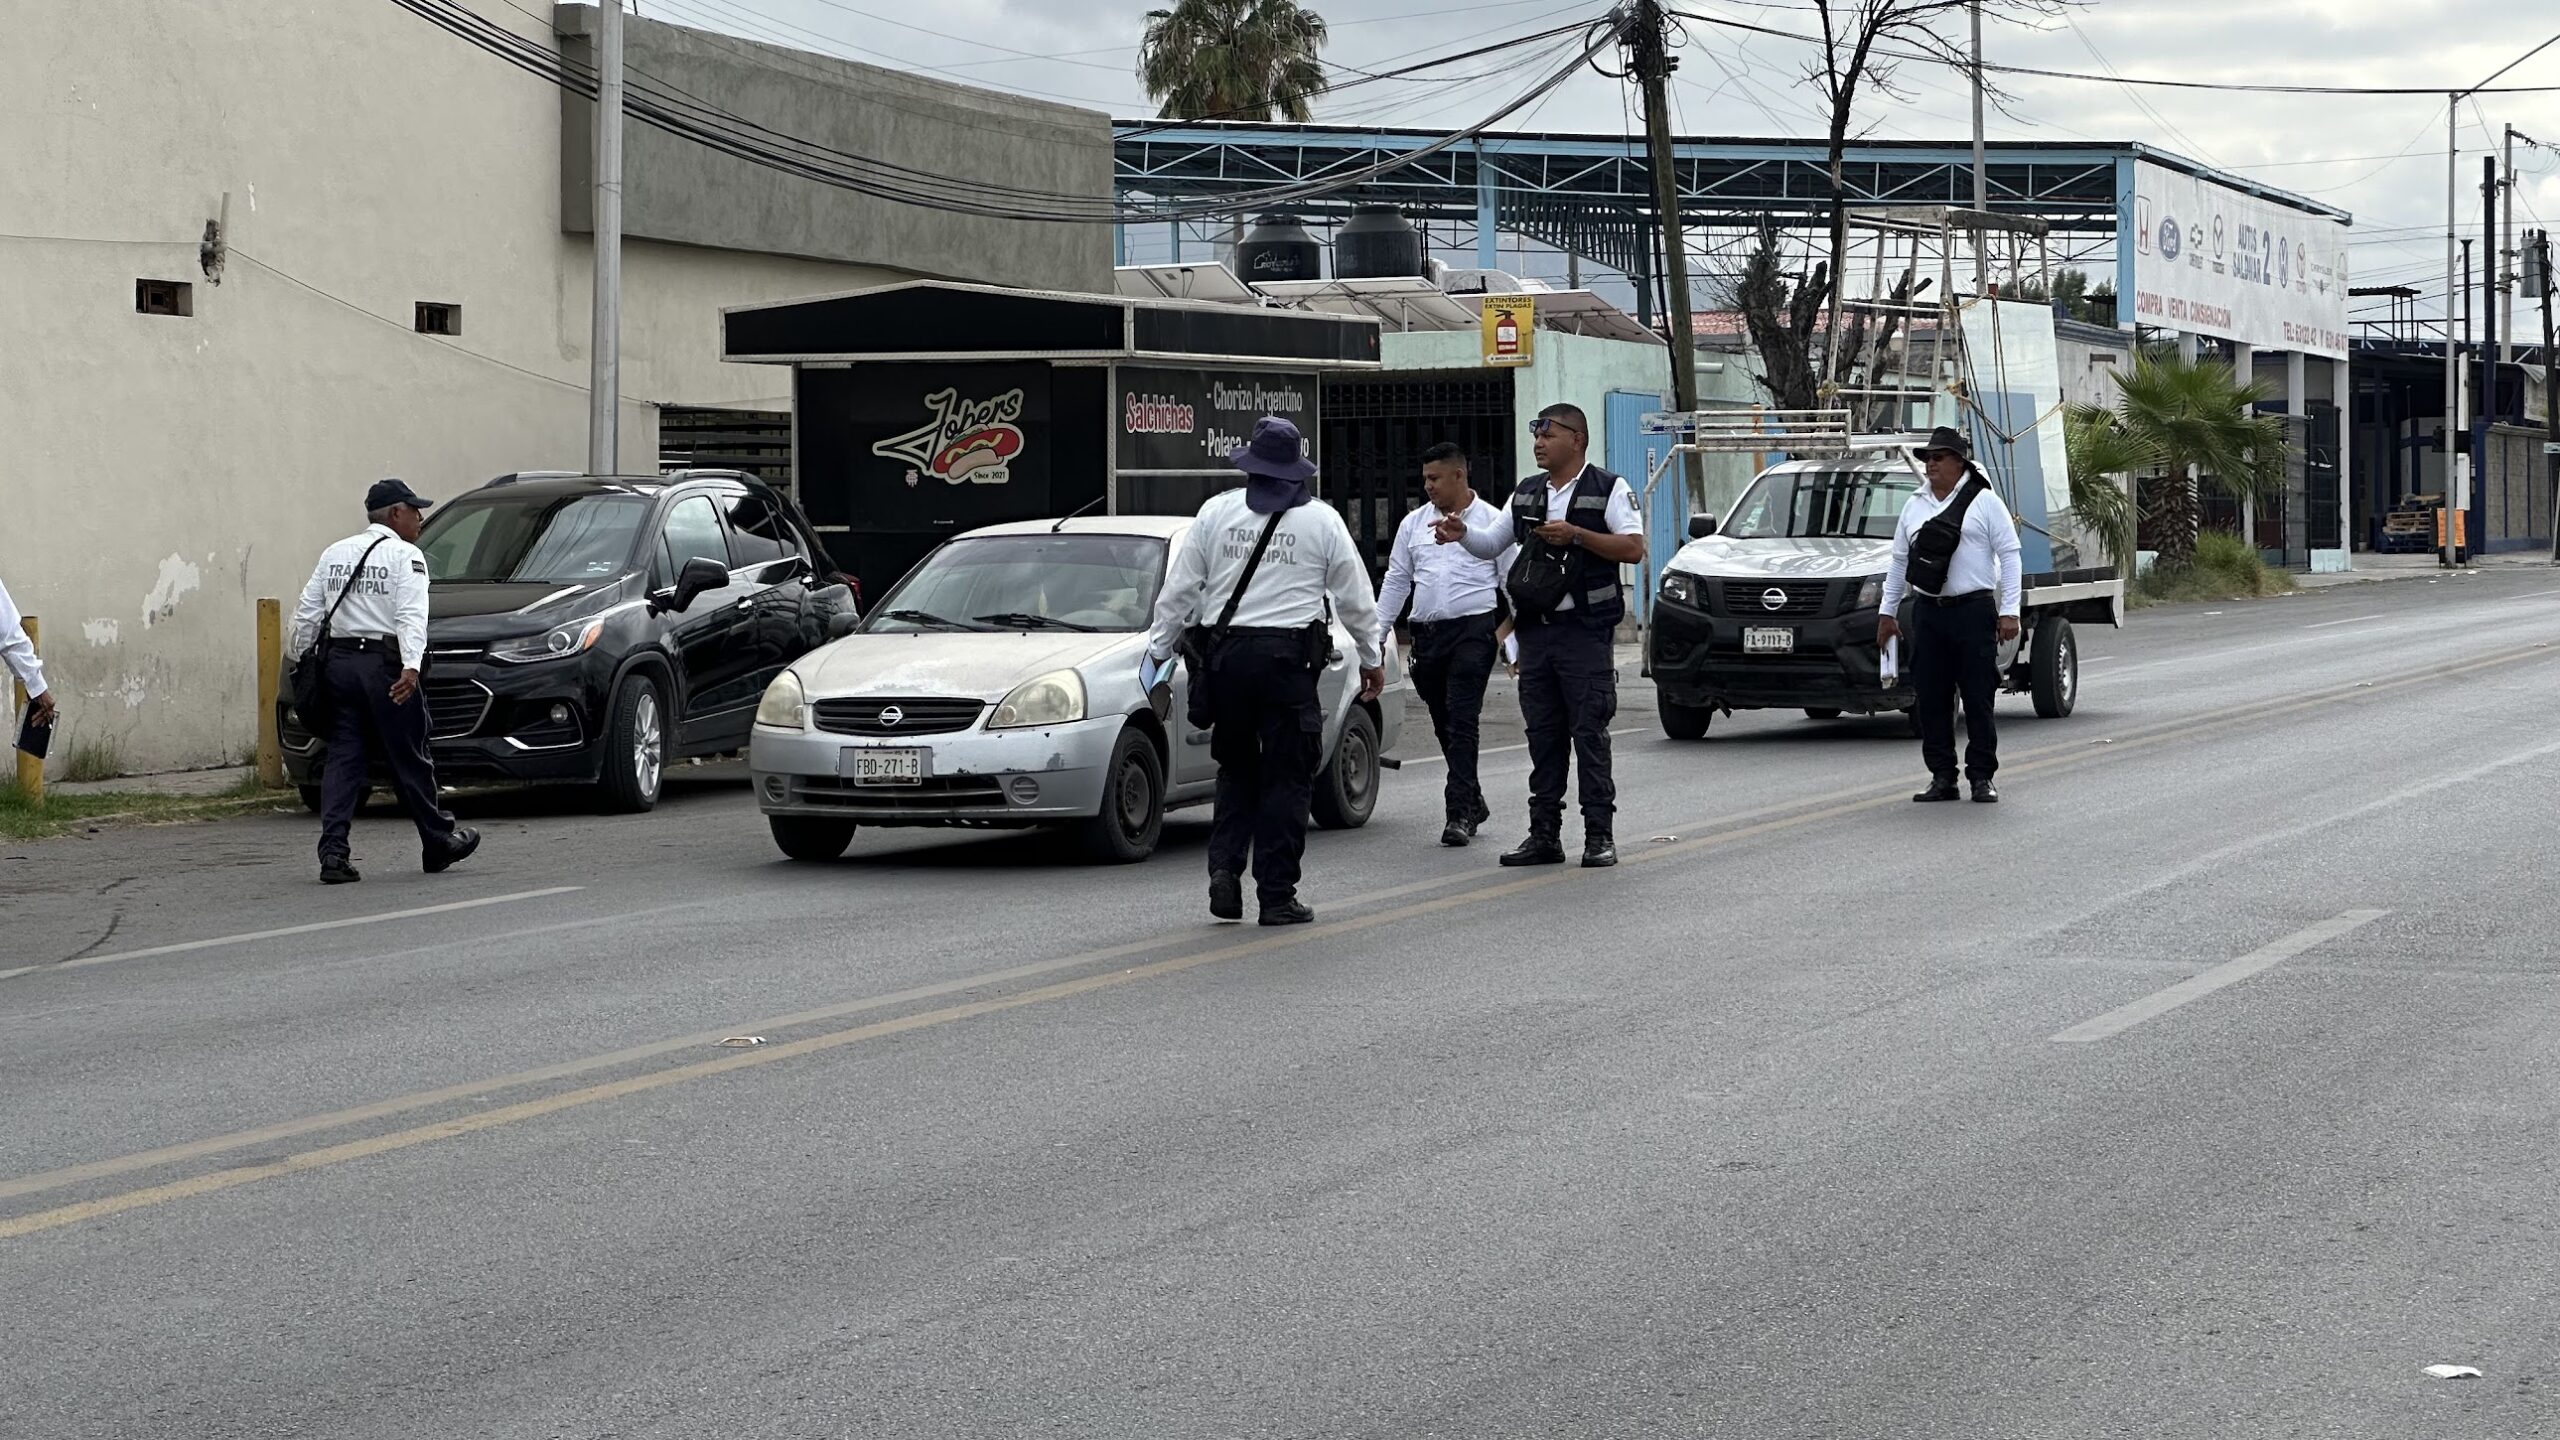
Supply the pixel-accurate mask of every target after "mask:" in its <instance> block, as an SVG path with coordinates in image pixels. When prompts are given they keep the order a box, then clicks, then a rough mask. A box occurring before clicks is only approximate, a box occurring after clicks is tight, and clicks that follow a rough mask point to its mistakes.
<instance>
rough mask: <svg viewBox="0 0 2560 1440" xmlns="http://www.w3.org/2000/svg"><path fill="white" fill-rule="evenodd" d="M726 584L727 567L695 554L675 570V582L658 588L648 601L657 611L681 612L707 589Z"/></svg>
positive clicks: (717, 587) (717, 588)
mask: <svg viewBox="0 0 2560 1440" xmlns="http://www.w3.org/2000/svg"><path fill="white" fill-rule="evenodd" d="M728 584H729V567H728V566H726V565H723V564H721V563H720V562H719V561H717V560H713V559H710V558H708V557H706V556H701V555H696V556H694V557H693V558H692V559H690V560H687V561H686V562H684V568H683V569H681V570H679V571H677V572H676V583H675V585H674V587H673V588H671V589H666V590H661V591H659V592H658V593H657V594H655V595H652V596H650V597H649V600H650V603H651V604H652V605H654V606H656V607H657V609H658V612H659V613H660V614H673V615H681V614H683V613H684V612H685V611H687V610H690V609H692V608H693V602H694V601H696V600H699V599H701V598H702V597H703V596H704V595H706V594H709V593H710V592H711V591H714V590H720V589H725V588H726V587H727V586H728Z"/></svg>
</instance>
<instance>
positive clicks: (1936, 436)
mask: <svg viewBox="0 0 2560 1440" xmlns="http://www.w3.org/2000/svg"><path fill="white" fill-rule="evenodd" d="M1940 450H1952V451H1954V452H1955V456H1956V458H1957V459H1959V460H1962V461H1963V462H1965V463H1966V464H1968V465H1970V464H1972V463H1973V442H1972V441H1971V440H1968V439H1966V438H1965V436H1964V432H1963V431H1961V430H1956V429H1952V428H1950V427H1948V426H1945V425H1941V426H1939V427H1938V428H1937V429H1935V430H1932V431H1930V432H1929V441H1928V443H1927V444H1925V445H1918V446H1914V447H1913V448H1912V451H1911V458H1912V459H1914V460H1926V459H1928V458H1929V457H1930V456H1931V455H1932V454H1935V453H1936V452H1938V451H1940Z"/></svg>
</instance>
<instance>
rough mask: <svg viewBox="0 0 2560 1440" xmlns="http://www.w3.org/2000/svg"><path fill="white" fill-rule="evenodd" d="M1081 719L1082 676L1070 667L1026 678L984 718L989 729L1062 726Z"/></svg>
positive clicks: (1082, 706)
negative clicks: (994, 710) (992, 712)
mask: <svg viewBox="0 0 2560 1440" xmlns="http://www.w3.org/2000/svg"><path fill="white" fill-rule="evenodd" d="M1083 718H1084V677H1083V676H1082V675H1079V674H1077V673H1076V672H1075V671H1073V670H1052V671H1050V672H1049V673H1048V674H1046V675H1041V676H1037V677H1035V678H1033V679H1029V680H1025V681H1023V682H1022V683H1021V684H1019V685H1016V686H1014V687H1013V693H1012V694H1010V695H1007V696H1006V697H1004V699H1003V700H1001V701H999V702H997V704H996V713H994V714H993V715H990V716H988V717H987V728H988V729H990V730H1019V729H1022V728H1024V727H1026V726H1031V725H1064V724H1067V723H1068V722H1069V721H1074V720H1081V719H1083Z"/></svg>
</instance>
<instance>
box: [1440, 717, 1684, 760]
mask: <svg viewBox="0 0 2560 1440" xmlns="http://www.w3.org/2000/svg"><path fill="white" fill-rule="evenodd" d="M1652 728H1653V727H1652V726H1650V725H1630V726H1627V727H1626V728H1625V729H1623V730H1612V731H1610V732H1609V733H1610V734H1612V735H1641V734H1643V733H1644V732H1645V731H1647V730H1650V729H1652ZM1528 748H1529V747H1528V746H1526V745H1496V746H1494V747H1493V748H1492V749H1490V750H1479V751H1477V752H1476V758H1477V759H1478V760H1482V759H1483V758H1484V757H1486V756H1487V755H1510V754H1515V753H1517V752H1519V751H1522V750H1526V749H1528ZM1448 763H1449V757H1448V756H1446V755H1416V756H1414V757H1413V758H1412V759H1410V760H1407V761H1405V762H1404V766H1405V768H1406V769H1408V770H1410V769H1412V768H1413V767H1414V766H1416V765H1446V764H1448Z"/></svg>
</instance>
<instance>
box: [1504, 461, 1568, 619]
mask: <svg viewBox="0 0 2560 1440" xmlns="http://www.w3.org/2000/svg"><path fill="white" fill-rule="evenodd" d="M1578 483H1579V482H1577V484H1578ZM1531 485H1536V486H1538V487H1539V488H1540V489H1542V490H1543V489H1544V488H1546V485H1547V477H1545V476H1544V475H1532V476H1530V477H1529V478H1528V479H1526V480H1523V481H1521V482H1520V489H1519V490H1514V491H1513V492H1512V494H1511V507H1510V509H1511V527H1512V532H1513V533H1512V538H1513V541H1514V542H1515V543H1516V544H1518V545H1519V547H1520V553H1519V554H1518V555H1517V556H1515V557H1513V559H1512V561H1511V573H1510V574H1509V575H1507V576H1505V577H1503V586H1502V589H1503V591H1504V593H1506V594H1508V595H1509V596H1510V597H1511V604H1512V606H1513V607H1514V608H1515V609H1517V610H1518V611H1519V612H1520V613H1521V614H1522V615H1523V616H1527V617H1530V618H1533V619H1534V618H1536V617H1538V616H1542V615H1552V614H1554V613H1555V611H1556V607H1557V606H1558V605H1561V604H1563V603H1564V600H1565V597H1566V596H1568V595H1571V594H1572V593H1573V574H1574V567H1573V557H1572V556H1570V555H1568V554H1566V553H1565V552H1564V551H1562V550H1559V549H1557V548H1556V547H1555V546H1553V545H1550V544H1548V543H1547V542H1546V541H1544V540H1541V539H1539V538H1538V534H1537V522H1536V521H1532V520H1531V519H1530V518H1529V517H1528V515H1527V514H1526V513H1524V511H1523V508H1522V507H1523V506H1524V505H1525V504H1526V503H1527V502H1526V501H1525V500H1523V499H1522V497H1521V491H1523V490H1526V489H1527V488H1528V487H1529V486H1531ZM1540 498H1542V499H1543V498H1544V497H1543V496H1541V497H1540ZM1539 518H1540V519H1544V518H1545V515H1544V512H1543V511H1541V512H1540V517H1539Z"/></svg>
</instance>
